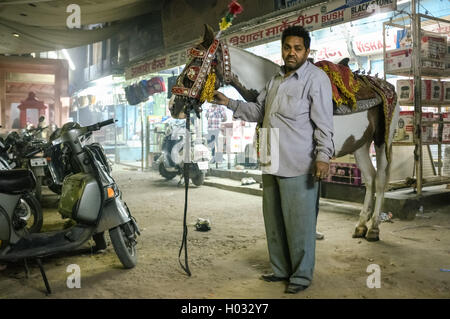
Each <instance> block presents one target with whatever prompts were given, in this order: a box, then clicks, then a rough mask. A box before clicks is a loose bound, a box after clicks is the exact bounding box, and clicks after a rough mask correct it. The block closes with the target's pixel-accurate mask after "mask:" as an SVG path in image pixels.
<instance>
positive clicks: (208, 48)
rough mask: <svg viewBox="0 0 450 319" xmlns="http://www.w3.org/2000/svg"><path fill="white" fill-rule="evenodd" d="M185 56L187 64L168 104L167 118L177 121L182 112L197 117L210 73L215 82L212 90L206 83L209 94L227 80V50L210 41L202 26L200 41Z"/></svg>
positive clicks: (209, 30) (208, 29) (211, 35)
mask: <svg viewBox="0 0 450 319" xmlns="http://www.w3.org/2000/svg"><path fill="white" fill-rule="evenodd" d="M188 54H189V57H190V60H189V62H188V63H187V64H186V67H185V68H184V69H183V71H182V72H181V74H180V75H179V76H178V78H177V81H176V84H175V86H174V87H173V88H172V93H173V96H172V98H171V100H170V103H169V110H170V114H171V115H172V117H173V118H177V119H182V118H185V114H186V111H190V110H191V109H194V110H195V111H196V113H197V116H199V114H200V112H201V111H202V109H201V105H202V104H203V102H204V101H201V100H202V99H201V96H202V92H203V90H204V89H205V83H206V81H207V79H208V77H209V76H210V74H211V73H215V74H216V79H215V82H214V84H213V87H212V83H210V87H209V88H208V89H209V90H211V89H218V88H219V87H220V85H221V83H223V82H224V81H226V82H229V78H230V76H231V68H230V62H229V61H230V58H229V53H228V48H227V46H226V45H224V44H222V43H221V42H220V41H219V40H217V39H216V38H215V37H214V32H213V30H212V28H211V27H210V26H208V25H205V33H204V35H203V41H202V42H201V43H199V44H198V45H196V46H195V47H193V48H191V49H189V50H188ZM224 61H225V62H224ZM212 79H214V78H212Z"/></svg>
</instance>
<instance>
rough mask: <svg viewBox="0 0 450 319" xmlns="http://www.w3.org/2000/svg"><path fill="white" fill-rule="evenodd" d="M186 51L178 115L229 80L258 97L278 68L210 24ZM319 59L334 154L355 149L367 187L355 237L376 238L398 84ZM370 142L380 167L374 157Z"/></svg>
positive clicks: (174, 103)
mask: <svg viewBox="0 0 450 319" xmlns="http://www.w3.org/2000/svg"><path fill="white" fill-rule="evenodd" d="M188 54H189V56H190V61H189V62H188V63H187V64H186V67H185V68H184V69H183V71H182V72H181V74H180V75H179V77H178V78H177V82H176V85H175V86H174V87H173V89H172V93H173V94H174V95H173V96H172V99H171V101H170V105H169V109H170V112H171V115H172V117H174V118H185V117H186V115H188V114H189V112H190V111H191V110H195V112H196V113H197V116H198V115H199V114H200V112H201V105H202V104H203V102H204V101H206V100H207V101H212V95H213V91H214V89H218V88H219V87H221V86H223V85H226V84H229V85H231V86H233V87H234V88H235V89H236V90H237V91H238V92H239V93H240V94H241V96H242V97H243V98H244V99H245V100H246V101H248V102H250V101H251V102H254V101H256V97H257V96H258V92H260V91H261V90H262V89H263V88H264V86H265V84H266V83H267V82H268V81H269V80H270V79H271V77H272V76H273V75H274V74H275V73H276V72H278V71H279V68H280V67H279V66H278V65H277V64H275V63H273V62H271V61H270V60H268V59H265V58H262V57H259V56H257V55H254V54H252V53H250V52H247V51H245V50H242V49H240V48H237V47H234V46H228V45H227V44H226V43H225V41H223V40H219V38H218V37H217V36H216V37H215V36H214V32H213V30H212V29H211V27H209V26H206V25H205V34H204V36H203V41H202V42H201V43H199V44H198V45H197V46H195V47H194V48H191V49H190V50H189V51H188ZM347 61H348V60H347ZM315 65H316V66H318V67H320V68H322V69H323V70H324V71H325V72H326V73H327V75H328V76H329V78H330V81H331V84H332V89H333V104H334V117H333V121H334V144H335V157H341V156H344V155H346V154H354V155H355V159H356V162H357V165H358V167H359V169H360V170H361V172H362V177H363V181H364V184H365V187H366V195H365V199H364V204H363V208H362V210H361V213H360V217H359V221H358V223H357V225H356V227H355V231H354V233H353V237H354V238H357V237H365V238H366V239H367V240H368V241H377V240H379V227H378V226H379V215H380V211H381V208H382V204H383V200H384V192H385V188H386V184H387V182H388V173H389V164H390V160H391V145H392V139H393V135H394V128H395V123H396V122H397V117H398V113H399V106H398V104H397V95H396V94H395V90H394V87H393V86H392V85H391V84H389V83H388V82H386V81H384V80H382V79H378V78H377V77H371V76H368V75H362V74H358V73H356V72H355V73H352V71H351V70H350V68H349V67H348V65H347V64H346V61H342V63H340V64H333V63H331V62H328V61H319V62H317V63H315ZM372 142H374V144H375V150H376V169H375V168H374V166H373V164H372V161H371V158H370V146H371V144H372ZM293 147H295V146H293ZM375 195H376V196H375Z"/></svg>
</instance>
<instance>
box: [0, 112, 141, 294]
mask: <svg viewBox="0 0 450 319" xmlns="http://www.w3.org/2000/svg"><path fill="white" fill-rule="evenodd" d="M113 123H114V120H113V119H111V120H107V121H104V122H99V123H96V124H93V125H90V126H86V127H82V126H80V125H79V124H78V123H73V122H69V123H66V124H65V125H64V126H63V127H62V129H61V131H62V132H61V136H60V137H59V138H58V139H55V140H54V141H53V142H52V143H53V144H54V145H58V144H61V143H64V144H65V145H68V147H69V148H70V151H71V152H70V154H71V157H72V164H73V166H72V168H73V172H72V174H71V175H69V176H67V177H66V178H65V179H64V183H63V186H62V193H61V199H60V202H59V205H58V210H59V212H60V213H61V215H62V216H63V217H65V218H70V219H72V220H73V221H74V222H75V225H73V226H72V227H70V228H68V229H64V230H60V231H56V232H47V233H38V234H36V233H35V234H29V233H28V232H27V231H26V229H24V227H23V223H21V222H20V220H19V221H18V222H15V220H14V207H16V206H17V204H18V202H19V201H20V198H21V196H23V194H24V193H25V192H27V191H30V190H32V189H33V188H34V186H35V179H34V178H33V174H32V173H31V172H30V171H28V170H23V169H20V170H9V171H0V240H1V246H0V262H14V261H18V260H25V261H26V260H27V259H35V260H36V261H37V263H38V265H39V267H40V269H41V273H42V277H43V279H44V283H45V286H46V288H47V291H48V293H51V289H50V286H49V284H48V281H47V278H46V276H45V271H44V269H43V267H42V263H41V258H43V257H46V256H50V255H55V254H57V253H62V252H68V251H73V250H75V249H76V248H78V247H80V246H81V245H82V244H84V243H85V242H87V241H88V240H89V239H90V238H93V239H94V242H95V243H96V247H97V249H104V248H106V241H105V238H104V232H105V231H109V235H110V238H111V242H112V245H113V247H114V250H115V252H116V254H117V256H118V258H119V260H120V261H121V263H122V264H123V266H124V267H125V268H133V267H134V266H135V265H136V263H137V254H136V244H137V240H136V238H137V236H138V235H140V232H139V229H138V226H137V224H136V220H135V219H134V217H133V216H132V215H131V213H130V211H129V209H128V207H127V205H126V203H125V202H124V201H123V200H122V195H121V192H120V190H119V188H118V186H117V184H116V183H115V181H114V179H113V178H112V176H111V175H110V168H109V167H108V165H107V162H106V165H105V161H104V159H103V158H102V157H106V156H105V155H104V153H103V154H101V149H99V148H98V147H97V146H95V145H94V146H92V145H87V144H86V142H87V140H88V138H89V136H90V135H92V132H93V131H97V130H100V128H101V127H103V126H106V125H109V124H113Z"/></svg>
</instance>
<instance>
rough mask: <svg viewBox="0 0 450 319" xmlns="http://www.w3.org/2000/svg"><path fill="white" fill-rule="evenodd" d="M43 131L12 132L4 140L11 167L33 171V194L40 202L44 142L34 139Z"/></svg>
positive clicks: (43, 166)
mask: <svg viewBox="0 0 450 319" xmlns="http://www.w3.org/2000/svg"><path fill="white" fill-rule="evenodd" d="M44 129H46V128H45V127H43V128H37V129H26V130H23V132H22V134H21V135H19V134H18V133H17V132H15V131H13V132H11V133H9V134H8V136H7V137H6V140H5V142H6V146H7V148H8V153H9V158H10V165H11V167H13V168H14V167H22V168H26V169H29V170H31V171H33V174H34V176H35V177H36V187H35V189H34V194H35V196H36V199H37V200H38V201H41V198H42V185H43V180H44V178H45V168H46V166H47V160H46V158H45V157H44V155H43V153H42V149H43V148H45V145H46V141H45V140H43V139H38V138H36V135H38V134H39V133H40V132H42V130H44Z"/></svg>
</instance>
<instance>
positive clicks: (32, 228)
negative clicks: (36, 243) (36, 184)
mask: <svg viewBox="0 0 450 319" xmlns="http://www.w3.org/2000/svg"><path fill="white" fill-rule="evenodd" d="M7 150H8V147H7V146H6V143H5V141H4V140H3V138H1V137H0V171H5V170H12V169H13V168H12V167H11V162H10V158H9V156H8V152H7ZM18 219H20V220H21V223H25V227H26V228H27V230H28V232H30V233H37V232H39V231H40V230H41V228H42V224H43V219H44V216H43V213H42V208H41V205H40V204H39V201H38V200H37V199H36V198H35V197H34V195H33V193H32V192H24V193H23V194H22V196H21V197H20V200H19V202H18V204H17V205H16V206H15V207H14V212H13V220H16V221H17V220H18Z"/></svg>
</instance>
